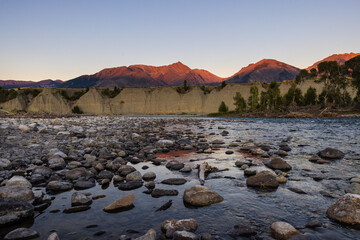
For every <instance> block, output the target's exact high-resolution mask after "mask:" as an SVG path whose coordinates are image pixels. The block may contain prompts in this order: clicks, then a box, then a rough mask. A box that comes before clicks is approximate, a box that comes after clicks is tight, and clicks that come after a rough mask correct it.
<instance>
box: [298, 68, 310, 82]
mask: <svg viewBox="0 0 360 240" xmlns="http://www.w3.org/2000/svg"><path fill="white" fill-rule="evenodd" d="M310 76H311V75H310V74H309V72H308V70H306V69H301V70H300V72H299V73H298V75H296V78H295V83H296V84H300V83H302V82H303V81H304V80H305V79H308V78H310Z"/></svg>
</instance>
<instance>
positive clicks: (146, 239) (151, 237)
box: [134, 229, 156, 240]
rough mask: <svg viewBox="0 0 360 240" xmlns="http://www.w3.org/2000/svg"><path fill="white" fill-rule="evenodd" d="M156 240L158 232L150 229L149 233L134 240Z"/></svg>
mask: <svg viewBox="0 0 360 240" xmlns="http://www.w3.org/2000/svg"><path fill="white" fill-rule="evenodd" d="M155 239H156V231H155V230H154V229H150V230H149V231H147V233H146V234H145V235H143V236H141V237H138V238H135V239H134V240H155Z"/></svg>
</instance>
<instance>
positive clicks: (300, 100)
mask: <svg viewBox="0 0 360 240" xmlns="http://www.w3.org/2000/svg"><path fill="white" fill-rule="evenodd" d="M294 101H295V103H296V105H298V106H302V105H303V103H304V97H303V95H302V92H301V89H300V88H296V89H295V92H294Z"/></svg>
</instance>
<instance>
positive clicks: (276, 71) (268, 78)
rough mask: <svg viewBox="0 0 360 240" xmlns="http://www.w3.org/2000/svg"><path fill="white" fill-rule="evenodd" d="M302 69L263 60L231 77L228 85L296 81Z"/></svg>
mask: <svg viewBox="0 0 360 240" xmlns="http://www.w3.org/2000/svg"><path fill="white" fill-rule="evenodd" d="M299 71H300V69H299V68H296V67H294V66H291V65H288V64H286V63H283V62H279V61H276V60H274V59H263V60H261V61H259V62H257V63H254V64H250V65H249V66H247V67H244V68H242V69H241V70H240V71H239V72H237V73H235V74H234V75H233V76H231V77H229V78H228V79H227V80H226V82H228V83H249V82H267V83H270V82H282V81H284V80H294V79H295V77H296V75H297V74H298V73H299Z"/></svg>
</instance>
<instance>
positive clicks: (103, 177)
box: [96, 170, 114, 180]
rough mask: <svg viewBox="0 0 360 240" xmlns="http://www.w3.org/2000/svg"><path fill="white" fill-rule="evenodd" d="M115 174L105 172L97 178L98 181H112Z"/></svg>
mask: <svg viewBox="0 0 360 240" xmlns="http://www.w3.org/2000/svg"><path fill="white" fill-rule="evenodd" d="M113 176H114V174H113V173H112V172H110V171H107V170H103V171H101V172H99V174H98V175H97V176H96V178H97V179H109V180H111V179H112V178H113Z"/></svg>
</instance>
